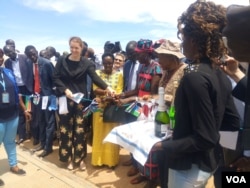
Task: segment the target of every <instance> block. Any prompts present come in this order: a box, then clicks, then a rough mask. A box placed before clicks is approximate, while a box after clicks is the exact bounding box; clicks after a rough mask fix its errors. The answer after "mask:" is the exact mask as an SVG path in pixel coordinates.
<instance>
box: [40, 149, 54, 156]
mask: <svg viewBox="0 0 250 188" xmlns="http://www.w3.org/2000/svg"><path fill="white" fill-rule="evenodd" d="M52 151H53V150H51V151H46V150H43V152H42V153H41V154H39V155H38V157H46V156H47V155H49V154H50V153H52Z"/></svg>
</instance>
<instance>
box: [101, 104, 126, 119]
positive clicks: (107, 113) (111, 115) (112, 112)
mask: <svg viewBox="0 0 250 188" xmlns="http://www.w3.org/2000/svg"><path fill="white" fill-rule="evenodd" d="M126 108H127V106H117V105H115V104H108V105H107V106H106V107H105V108H104V110H103V122H106V123H125V122H126V116H127V115H126V114H127V112H125V109H126Z"/></svg>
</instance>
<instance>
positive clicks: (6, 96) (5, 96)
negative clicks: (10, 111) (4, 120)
mask: <svg viewBox="0 0 250 188" xmlns="http://www.w3.org/2000/svg"><path fill="white" fill-rule="evenodd" d="M2 102H3V103H9V102H10V95H9V93H7V92H3V93H2Z"/></svg>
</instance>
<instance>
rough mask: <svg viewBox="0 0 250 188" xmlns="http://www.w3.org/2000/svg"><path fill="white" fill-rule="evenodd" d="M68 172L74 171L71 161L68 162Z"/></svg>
mask: <svg viewBox="0 0 250 188" xmlns="http://www.w3.org/2000/svg"><path fill="white" fill-rule="evenodd" d="M67 169H68V170H73V169H74V163H73V162H72V161H70V162H69V164H68V166H67Z"/></svg>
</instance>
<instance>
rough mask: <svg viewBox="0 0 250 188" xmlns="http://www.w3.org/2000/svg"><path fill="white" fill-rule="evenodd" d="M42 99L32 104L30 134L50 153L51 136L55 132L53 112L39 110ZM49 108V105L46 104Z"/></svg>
mask: <svg viewBox="0 0 250 188" xmlns="http://www.w3.org/2000/svg"><path fill="white" fill-rule="evenodd" d="M41 103H42V99H41V100H40V102H39V104H37V105H35V104H34V103H32V105H31V107H32V122H31V127H30V128H31V134H32V136H33V138H34V139H37V140H39V141H40V144H41V146H43V147H44V149H45V150H46V151H52V146H53V135H54V131H55V111H53V110H52V111H49V110H48V108H47V109H46V110H42V109H41ZM48 106H49V103H48Z"/></svg>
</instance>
